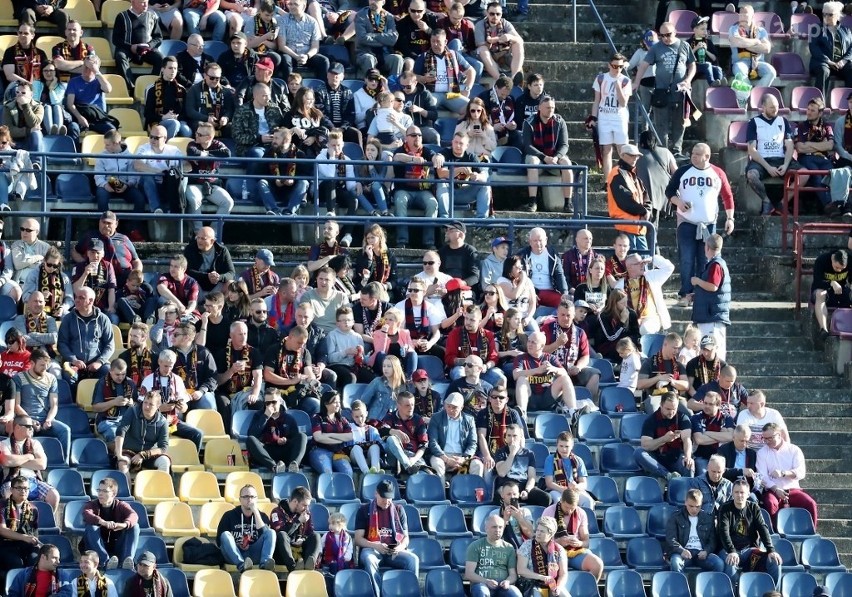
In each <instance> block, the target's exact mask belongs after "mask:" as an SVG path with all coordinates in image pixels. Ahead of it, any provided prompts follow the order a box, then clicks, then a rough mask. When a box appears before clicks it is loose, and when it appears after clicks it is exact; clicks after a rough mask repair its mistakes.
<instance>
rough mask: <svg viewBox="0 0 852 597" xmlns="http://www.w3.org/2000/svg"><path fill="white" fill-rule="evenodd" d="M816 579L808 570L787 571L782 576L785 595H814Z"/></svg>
mask: <svg viewBox="0 0 852 597" xmlns="http://www.w3.org/2000/svg"><path fill="white" fill-rule="evenodd" d="M816 586H817V581H816V579H815V578H814V577H813V576H811V575H810V574H808V573H807V572H786V573H785V574H784V576H782V577H781V595H782V596H783V597H813V594H814V589H815V588H816Z"/></svg>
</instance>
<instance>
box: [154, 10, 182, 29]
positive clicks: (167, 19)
mask: <svg viewBox="0 0 852 597" xmlns="http://www.w3.org/2000/svg"><path fill="white" fill-rule="evenodd" d="M148 10H149V11H150V12H153V13H154V14H155V15H157V17H158V18H159V19H160V22H161V23H162V24H163V26H164V27H171V25H172V21H173V20H174V18H175V13H176V12H177V11H178V9H177V8H170V9H169V10H167V11H165V12H157V11H156V10H153V9H151V8H149V9H148Z"/></svg>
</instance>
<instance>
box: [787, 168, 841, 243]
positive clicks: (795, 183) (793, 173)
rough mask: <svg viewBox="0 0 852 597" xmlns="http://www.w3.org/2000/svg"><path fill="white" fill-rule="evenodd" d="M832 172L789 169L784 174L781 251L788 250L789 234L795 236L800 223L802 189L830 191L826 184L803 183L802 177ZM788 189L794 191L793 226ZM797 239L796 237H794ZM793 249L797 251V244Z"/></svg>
mask: <svg viewBox="0 0 852 597" xmlns="http://www.w3.org/2000/svg"><path fill="white" fill-rule="evenodd" d="M830 173H831V172H830V171H829V170H805V169H800V170H788V171H787V173H786V174H785V175H784V189H783V191H782V192H783V196H782V198H781V252H782V253H786V252H787V236H794V235H795V229H796V226H798V224H799V207H800V206H799V195H800V193H801V192H802V191H807V192H814V191H828V190H829V188H828V187H825V186H809V185H804V184H802V183H801V181H800V178H799V177H802V178H804V177H805V176H807V177H808V179H810V177H811V176H828V175H829V174H830ZM788 191H792V194H793V205H792V212H793V213H792V220H791V221H792V226H791V225H790V224H789V220H790V213H789V212H790V207H789V206H788V205H787V194H788ZM794 241H795V239H794ZM793 251H794V252H795V251H796V248H795V244H794V247H793Z"/></svg>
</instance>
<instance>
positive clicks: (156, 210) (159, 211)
mask: <svg viewBox="0 0 852 597" xmlns="http://www.w3.org/2000/svg"><path fill="white" fill-rule="evenodd" d="M154 213H155V214H161V213H163V210H162V209H160V208H159V207H158V208H157V209H155V210H154Z"/></svg>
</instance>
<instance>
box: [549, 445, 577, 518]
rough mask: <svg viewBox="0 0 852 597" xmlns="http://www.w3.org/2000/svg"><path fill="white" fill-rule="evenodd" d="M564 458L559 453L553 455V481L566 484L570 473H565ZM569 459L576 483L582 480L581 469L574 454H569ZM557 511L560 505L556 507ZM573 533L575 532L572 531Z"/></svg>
mask: <svg viewBox="0 0 852 597" xmlns="http://www.w3.org/2000/svg"><path fill="white" fill-rule="evenodd" d="M562 460H563V458H562V457H561V456H559V454H554V455H553V482H554V483H556V484H557V485H562V486H564V485H565V484H566V483H567V482H568V475H566V474H565V465H564V464H563V462H562ZM568 461H569V462H570V463H571V481H572V482H574V483H579V482H580V474H579V473H580V470H579V468H578V464H577V457H576V456H574V454H568ZM556 510H557V512H558V511H559V506H558V505H557V507H556ZM572 534H573V533H572Z"/></svg>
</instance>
